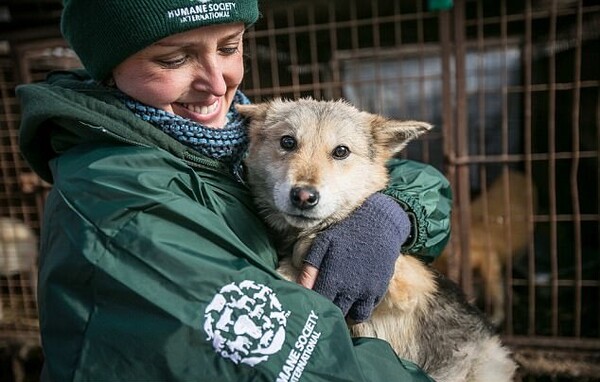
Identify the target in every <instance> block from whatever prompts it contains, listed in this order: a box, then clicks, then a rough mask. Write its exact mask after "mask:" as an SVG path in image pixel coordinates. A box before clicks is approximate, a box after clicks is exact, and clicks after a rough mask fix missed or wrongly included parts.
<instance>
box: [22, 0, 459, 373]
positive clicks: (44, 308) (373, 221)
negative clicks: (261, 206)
mask: <svg viewBox="0 0 600 382" xmlns="http://www.w3.org/2000/svg"><path fill="white" fill-rule="evenodd" d="M257 18H258V9H257V3H256V0H244V1H218V0H202V1H199V0H198V1H190V0H178V1H175V0H170V1H167V0H162V1H161V0H138V1H128V2H123V1H120V0H111V1H108V0H102V1H100V0H68V1H65V2H64V12H63V17H62V22H61V28H62V32H63V35H64V37H65V38H66V39H67V41H68V42H69V43H70V45H71V46H72V48H73V49H74V50H75V52H76V53H77V54H78V56H79V57H80V59H81V60H82V63H83V65H84V67H85V70H80V71H74V72H62V73H55V74H52V75H50V76H49V78H48V80H47V81H46V83H43V84H35V85H24V86H21V87H20V88H19V89H18V96H19V98H20V100H21V103H22V111H23V120H22V131H21V149H22V152H23V155H24V156H25V158H26V159H27V160H28V162H29V163H30V165H31V167H32V168H33V169H34V170H35V171H36V172H37V173H38V174H39V175H40V176H41V177H42V178H43V179H45V180H47V181H49V182H51V183H52V184H53V188H52V191H51V192H50V194H49V196H48V199H47V201H46V207H45V208H46V209H45V214H44V221H43V228H42V237H41V257H40V275H39V310H40V330H41V335H42V345H43V348H44V354H45V360H46V363H45V369H44V372H43V376H44V379H45V380H48V381H55V382H56V381H67V380H76V381H87V380H94V381H142V380H143V381H188V380H189V381H192V380H193V381H199V380H201V381H204V380H207V381H211V380H212V381H226V380H227V381H229V380H231V381H240V380H281V381H292V380H298V379H300V377H302V378H303V380H308V381H329V380H357V381H384V380H385V381H389V380H392V379H397V380H406V381H417V380H428V378H427V377H426V376H425V375H424V374H423V373H422V372H421V371H420V370H419V369H418V368H417V367H416V366H414V365H413V364H411V363H410V362H407V361H402V360H398V359H397V357H396V356H395V355H394V353H393V352H392V351H391V349H390V348H389V346H388V345H387V344H386V343H384V342H382V341H378V340H374V339H351V338H350V337H349V336H348V332H347V329H346V322H345V320H344V316H345V315H347V316H348V318H349V319H350V320H355V321H361V320H364V319H365V318H367V317H368V315H369V314H370V312H371V311H372V309H373V307H374V305H375V304H376V303H377V301H378V300H379V298H380V297H381V296H382V295H383V293H385V287H386V282H387V280H389V278H390V276H391V272H392V268H393V263H394V261H395V259H396V256H397V253H398V252H399V248H400V246H401V245H402V243H404V242H405V241H406V236H407V234H408V231H409V229H411V230H412V231H411V232H412V236H411V237H410V238H409V239H408V241H407V243H406V244H405V248H404V249H405V251H408V252H411V253H414V254H416V255H421V256H424V257H425V258H427V257H434V256H436V255H437V254H438V253H439V251H441V248H442V247H443V246H444V244H445V242H446V240H447V235H448V230H449V228H448V219H449V216H448V214H449V207H448V206H449V204H450V201H449V191H448V183H447V181H446V180H445V179H444V178H443V177H442V176H441V175H439V173H438V172H436V171H435V170H433V169H431V168H430V167H427V166H423V165H419V164H415V163H412V162H406V161H397V162H396V163H395V164H396V165H395V166H394V167H393V168H392V169H391V171H392V174H394V177H395V179H396V180H397V184H393V185H390V188H389V189H388V190H387V191H386V193H389V194H390V195H394V196H396V198H397V199H398V201H399V202H400V203H397V202H396V201H395V200H394V199H392V198H390V197H388V196H383V195H382V194H377V195H374V196H373V197H371V198H369V199H368V201H367V202H366V203H365V205H364V206H363V207H361V208H360V209H359V210H358V211H357V212H356V213H355V214H354V215H352V216H351V217H349V218H348V220H347V222H348V223H347V227H346V228H345V229H338V230H337V231H332V232H330V233H329V234H328V236H327V237H326V238H324V239H322V240H329V241H331V243H330V245H329V246H320V247H323V248H326V249H325V250H324V251H322V252H319V253H311V255H310V256H309V261H310V264H307V267H306V276H305V277H304V278H303V279H301V280H299V283H300V284H302V285H305V286H312V285H313V284H315V285H314V291H313V290H309V289H306V288H304V287H302V286H300V285H297V284H294V283H289V282H286V281H284V280H282V279H281V278H280V277H279V276H278V275H277V274H276V272H275V266H276V262H277V258H276V254H275V251H274V249H273V246H272V244H271V242H270V240H269V239H268V235H267V232H266V230H265V227H264V226H263V224H262V223H261V221H260V220H259V218H258V217H257V215H256V212H255V211H254V208H253V206H252V201H251V197H250V194H249V191H248V189H247V188H246V187H245V185H244V184H243V179H242V172H241V169H242V166H241V162H242V159H243V155H244V152H245V149H246V140H247V138H246V135H245V130H244V121H243V120H242V119H240V118H239V117H238V116H237V115H236V113H235V109H234V108H233V107H232V105H233V104H235V103H246V102H248V101H247V99H246V97H245V96H244V95H243V94H242V93H241V92H240V91H239V90H238V86H239V84H240V82H241V80H242V75H243V62H242V38H243V34H244V30H245V28H246V27H247V26H249V25H251V24H253V23H254V22H255V21H256V20H257ZM400 164H402V166H400ZM421 200H423V201H426V203H421ZM400 204H401V205H403V206H404V207H405V208H406V209H407V210H408V214H407V213H406V212H404V210H403V209H402V208H400V207H399V205H400ZM409 216H410V217H412V226H411V222H410V218H409ZM374 227H379V228H377V229H374ZM342 228H344V227H343V226H342ZM385 229H387V230H388V231H386V233H387V234H389V236H390V237H392V239H391V240H390V242H389V243H386V244H387V246H388V247H389V248H387V251H383V252H382V253H377V256H378V259H377V261H373V260H372V258H371V257H369V256H366V255H365V254H368V253H369V247H370V245H369V241H371V242H372V241H373V240H374V236H373V231H376V230H385ZM390 230H391V231H390ZM403 232H404V233H403ZM317 240H319V239H317ZM361 243H362V244H361ZM352 252H359V253H361V254H362V256H359V257H360V258H363V259H364V260H362V261H363V263H361V264H360V266H359V269H358V270H357V271H358V273H357V274H348V273H347V272H348V271H347V270H345V269H344V267H342V266H340V264H342V263H343V260H344V256H348V255H352ZM373 255H374V254H373ZM315 291H317V292H319V293H321V294H319V293H315ZM322 295H324V296H327V297H328V298H329V299H327V298H325V297H323V296H322ZM330 300H332V301H333V302H334V303H335V304H337V305H338V307H336V306H335V305H334V304H332V303H331V302H330Z"/></svg>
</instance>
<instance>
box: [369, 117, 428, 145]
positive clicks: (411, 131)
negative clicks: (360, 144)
mask: <svg viewBox="0 0 600 382" xmlns="http://www.w3.org/2000/svg"><path fill="white" fill-rule="evenodd" d="M371 127H372V131H373V136H374V137H375V140H376V141H377V142H378V143H380V144H382V145H384V146H385V147H387V148H388V150H389V151H390V152H391V153H393V154H397V153H399V152H400V151H402V149H404V147H406V145H407V144H408V142H410V141H412V140H413V139H415V138H418V137H419V136H420V135H422V134H424V133H426V132H427V131H429V130H431V128H432V127H433V126H432V125H431V124H429V123H427V122H422V121H400V120H396V119H387V118H384V117H381V116H374V117H373V119H372V121H371Z"/></svg>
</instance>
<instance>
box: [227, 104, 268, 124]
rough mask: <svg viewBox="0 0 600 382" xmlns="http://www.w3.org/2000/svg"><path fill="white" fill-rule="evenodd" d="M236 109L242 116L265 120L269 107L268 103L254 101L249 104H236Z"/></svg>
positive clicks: (260, 120) (252, 119) (258, 120)
mask: <svg viewBox="0 0 600 382" xmlns="http://www.w3.org/2000/svg"><path fill="white" fill-rule="evenodd" d="M235 108H236V110H237V111H238V113H240V115H241V116H242V117H246V118H248V119H250V120H251V121H253V122H254V121H256V122H264V120H265V118H266V116H267V110H268V109H269V104H268V103H266V102H265V103H254V104H248V105H241V104H238V105H235Z"/></svg>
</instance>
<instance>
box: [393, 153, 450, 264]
mask: <svg viewBox="0 0 600 382" xmlns="http://www.w3.org/2000/svg"><path fill="white" fill-rule="evenodd" d="M388 168H389V172H390V177H391V180H390V183H389V184H388V187H387V188H386V189H385V190H384V191H383V193H384V194H386V195H389V196H392V197H394V198H395V199H396V200H397V201H398V202H399V203H400V205H401V206H402V207H403V208H404V209H405V210H406V211H407V213H408V215H409V218H410V219H411V234H410V235H409V237H408V239H407V241H406V243H405V244H404V245H403V248H402V250H403V253H407V254H411V255H415V256H417V257H419V258H421V259H422V260H424V261H426V262H431V261H433V260H434V259H435V258H436V257H437V256H439V255H440V253H441V252H442V250H443V249H444V247H445V246H446V244H447V242H448V239H449V237H450V213H451V208H452V192H451V189H450V183H449V182H448V180H447V179H446V178H445V177H444V175H443V174H442V173H440V172H439V171H438V170H436V169H435V168H434V167H432V166H430V165H427V164H424V163H419V162H415V161H411V160H406V159H392V160H391V161H390V162H389V163H388Z"/></svg>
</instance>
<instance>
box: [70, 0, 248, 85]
mask: <svg viewBox="0 0 600 382" xmlns="http://www.w3.org/2000/svg"><path fill="white" fill-rule="evenodd" d="M63 5H64V9H63V14H62V19H61V31H62V34H63V36H64V37H65V39H66V40H67V42H68V43H69V44H70V45H71V48H73V50H74V51H75V53H77V55H78V56H79V59H80V60H81V62H82V63H83V66H84V67H85V68H86V69H87V71H88V72H89V73H90V75H91V76H92V77H93V78H94V79H96V80H100V81H101V80H104V79H106V78H107V77H109V76H110V74H111V72H112V70H113V69H114V68H115V67H116V66H117V65H118V64H120V63H121V62H123V60H125V59H126V58H127V57H129V56H131V55H132V54H134V53H136V52H138V51H140V50H142V49H143V48H145V47H147V46H149V45H151V44H153V43H155V42H156V41H158V40H160V39H162V38H165V37H167V36H170V35H172V34H175V33H181V32H185V31H188V30H190V29H194V28H198V27H201V26H205V25H214V24H226V23H236V22H243V23H244V24H246V25H251V24H253V23H255V22H256V20H257V19H258V4H257V0H64V1H63Z"/></svg>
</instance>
